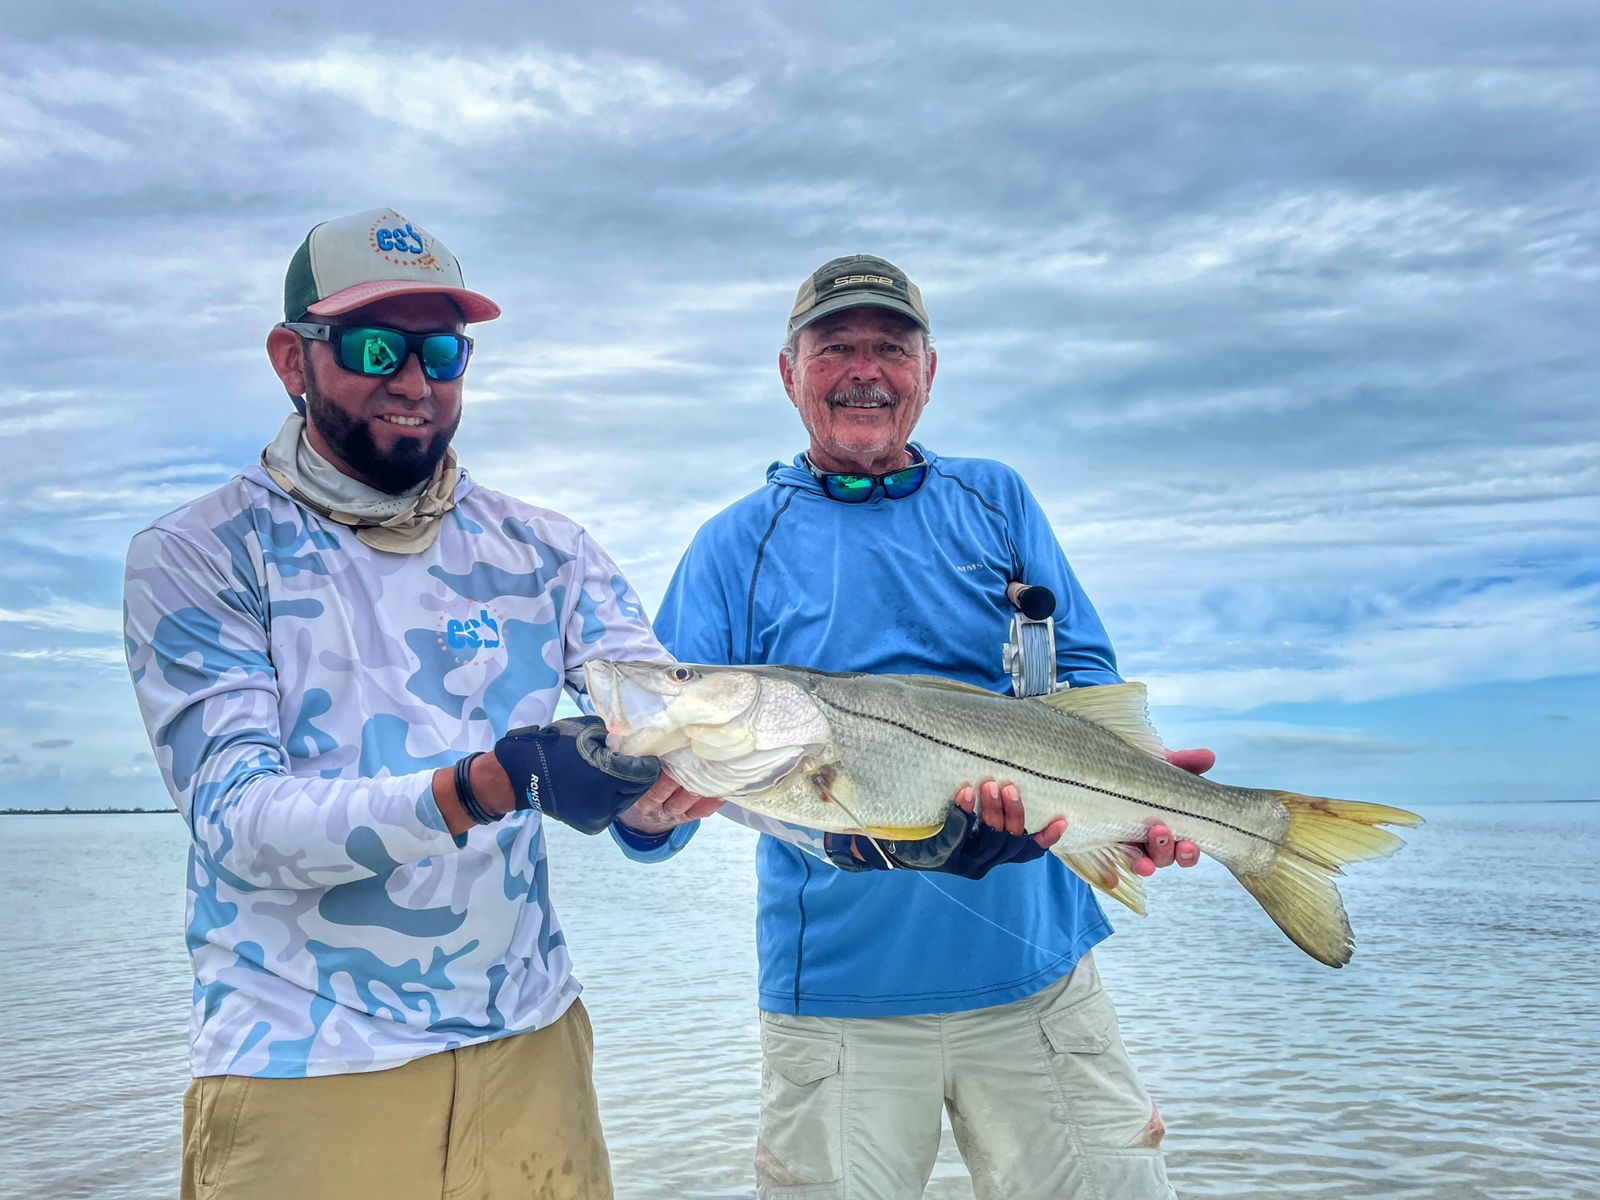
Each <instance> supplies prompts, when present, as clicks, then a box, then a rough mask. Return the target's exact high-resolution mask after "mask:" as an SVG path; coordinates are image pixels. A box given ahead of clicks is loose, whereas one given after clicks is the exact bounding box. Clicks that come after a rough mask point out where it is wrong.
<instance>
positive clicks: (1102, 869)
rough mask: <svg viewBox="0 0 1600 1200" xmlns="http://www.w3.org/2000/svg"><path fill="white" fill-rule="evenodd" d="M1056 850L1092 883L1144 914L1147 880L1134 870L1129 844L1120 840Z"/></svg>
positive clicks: (1080, 876) (1137, 913) (1135, 912)
mask: <svg viewBox="0 0 1600 1200" xmlns="http://www.w3.org/2000/svg"><path fill="white" fill-rule="evenodd" d="M1056 853H1057V854H1058V855H1059V856H1060V858H1061V861H1062V862H1064V863H1066V864H1067V867H1068V869H1069V870H1071V871H1072V872H1073V874H1075V875H1077V876H1078V878H1080V879H1082V880H1083V881H1084V882H1085V883H1087V884H1088V885H1089V886H1090V887H1093V888H1098V889H1099V890H1100V891H1102V892H1104V893H1105V894H1106V895H1108V896H1110V897H1111V898H1112V899H1114V900H1120V901H1122V903H1124V904H1126V905H1127V906H1128V907H1129V908H1130V909H1131V910H1133V912H1134V914H1135V915H1136V916H1140V917H1142V916H1144V915H1145V909H1144V881H1143V880H1141V879H1140V878H1139V877H1138V876H1137V875H1135V874H1134V873H1133V857H1132V855H1131V853H1130V851H1129V848H1128V847H1127V846H1124V845H1123V844H1122V843H1121V842H1117V843H1116V844H1114V845H1111V846H1096V847H1095V848H1094V849H1092V850H1077V851H1072V852H1063V851H1057V852H1056ZM1108 885H1109V886H1108Z"/></svg>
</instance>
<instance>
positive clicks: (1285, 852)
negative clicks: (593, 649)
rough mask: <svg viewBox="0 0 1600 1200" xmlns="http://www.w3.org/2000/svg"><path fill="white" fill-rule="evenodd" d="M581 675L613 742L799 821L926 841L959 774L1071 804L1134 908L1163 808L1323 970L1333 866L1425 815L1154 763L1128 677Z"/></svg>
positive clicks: (668, 670)
mask: <svg viewBox="0 0 1600 1200" xmlns="http://www.w3.org/2000/svg"><path fill="white" fill-rule="evenodd" d="M584 673H585V676H586V678H587V682H588V690H589V697H590V699H591V700H592V701H593V703H594V705H595V711H596V712H597V713H598V714H599V715H600V716H601V717H602V718H603V719H604V720H605V723H606V730H607V741H608V743H609V744H610V745H611V746H612V747H613V748H614V749H617V750H620V751H622V752H623V753H626V754H650V755H656V756H658V757H660V758H661V759H662V760H663V762H664V763H665V765H666V767H667V769H668V770H669V771H670V772H671V773H672V775H673V776H674V777H675V778H677V780H678V781H679V782H680V783H681V784H682V785H683V786H684V787H686V788H689V789H690V790H692V791H695V792H698V793H700V794H701V795H703V796H718V797H726V798H728V799H730V800H734V801H736V802H737V803H738V804H740V805H742V806H743V807H745V808H747V809H750V810H751V811H753V812H759V813H764V814H766V815H768V816H771V817H776V818H778V819H779V820H783V821H789V822H793V823H795V824H798V825H804V826H807V827H809V828H812V829H818V830H823V831H827V832H833V833H862V832H865V833H868V834H870V835H872V836H874V837H880V838H894V839H905V840H915V839H918V838H925V837H931V836H933V835H934V834H935V833H937V832H938V831H939V830H940V829H941V828H943V826H944V822H945V818H946V816H947V815H948V813H949V810H950V806H951V804H952V797H953V796H954V795H955V792H956V789H957V788H958V787H959V786H960V785H961V784H963V783H976V782H977V781H979V780H981V779H989V778H992V779H997V780H1001V781H1005V780H1010V781H1012V782H1014V783H1015V784H1016V785H1017V788H1018V791H1019V792H1020V794H1021V797H1022V802H1023V806H1024V808H1025V810H1026V825H1027V828H1028V831H1029V832H1035V831H1037V830H1040V829H1043V828H1044V827H1045V826H1046V825H1047V824H1049V823H1050V822H1051V821H1052V820H1054V819H1055V818H1056V817H1058V816H1064V817H1066V818H1067V820H1068V826H1067V832H1066V833H1065V835H1064V836H1063V837H1062V838H1061V840H1060V841H1059V842H1057V843H1056V845H1055V846H1054V847H1053V849H1054V852H1055V853H1056V854H1057V855H1059V856H1060V857H1061V859H1062V860H1063V861H1064V862H1065V863H1066V865H1067V866H1068V867H1070V868H1071V869H1072V870H1073V871H1075V872H1077V874H1078V875H1080V876H1081V877H1082V878H1083V879H1085V880H1086V881H1087V882H1088V883H1090V884H1091V885H1093V886H1095V887H1097V888H1100V889H1101V890H1102V891H1105V892H1106V893H1107V894H1108V895H1111V896H1114V897H1116V898H1117V899H1118V900H1120V901H1121V902H1122V903H1124V904H1126V905H1127V906H1128V907H1129V908H1131V909H1132V910H1133V911H1134V912H1136V913H1139V914H1140V915H1141V916H1142V915H1143V914H1144V892H1143V887H1142V885H1141V882H1140V879H1139V876H1138V875H1136V874H1134V872H1133V870H1132V868H1131V864H1130V862H1129V855H1128V853H1127V851H1126V848H1125V847H1124V846H1123V845H1122V843H1124V842H1130V841H1139V842H1142V841H1143V840H1144V839H1145V837H1146V830H1147V829H1148V827H1149V826H1150V825H1151V824H1153V823H1155V822H1158V821H1159V822H1161V823H1163V824H1165V825H1167V826H1168V827H1169V828H1170V829H1171V830H1172V832H1173V834H1174V835H1175V837H1177V838H1180V839H1182V838H1187V839H1188V840H1190V841H1192V842H1194V843H1195V845H1197V846H1198V847H1200V849H1201V851H1203V852H1204V853H1205V854H1208V855H1210V856H1211V857H1212V858H1214V859H1216V860H1217V861H1218V862H1221V863H1222V864H1223V865H1224V866H1226V867H1227V868H1228V870H1230V871H1231V872H1233V875H1234V877H1235V878H1236V879H1238V881H1239V882H1240V883H1241V884H1243V885H1244V887H1245V889H1246V890H1247V891H1248V892H1249V893H1250V894H1251V895H1252V896H1254V897H1255V898H1256V900H1257V901H1259V902H1260V904H1261V907H1262V908H1264V909H1266V911H1267V915H1268V916H1270V917H1271V918H1272V919H1273V920H1274V921H1276V922H1277V924H1278V927H1279V928H1280V929H1282V930H1283V932H1284V933H1286V934H1287V935H1288V936H1289V938H1290V940H1291V941H1293V942H1294V943H1295V945H1297V946H1299V947H1300V948H1301V949H1302V950H1304V951H1305V952H1306V953H1307V954H1309V955H1311V957H1313V958H1315V959H1317V960H1318V961H1319V962H1324V963H1327V964H1328V965H1329V966H1330V967H1340V966H1343V965H1344V964H1345V963H1346V962H1348V961H1349V960H1350V954H1351V950H1352V949H1353V947H1354V937H1353V935H1352V933H1351V930H1350V923H1349V919H1348V918H1347V917H1346V915H1345V910H1344V904H1343V902H1342V901H1341V900H1340V898H1339V893H1338V891H1337V890H1336V889H1335V888H1334V886H1333V877H1334V876H1337V875H1339V874H1342V870H1341V868H1342V867H1344V866H1345V865H1346V864H1347V863H1352V862H1360V861H1363V860H1366V859H1374V858H1385V857H1387V856H1388V855H1390V854H1392V853H1394V851H1395V850H1397V849H1398V848H1399V847H1400V846H1401V845H1402V842H1401V840H1400V839H1399V838H1398V837H1397V836H1395V835H1394V834H1392V833H1390V832H1388V831H1387V830H1385V829H1380V828H1377V826H1380V825H1402V826H1414V825H1420V824H1421V823H1422V822H1421V818H1420V817H1418V816H1416V815H1415V814H1414V813H1409V812H1406V811H1405V810H1403V809H1398V808H1389V807H1386V806H1384V805H1380V804H1362V803H1357V802H1354V801H1349V800H1330V799H1324V798H1320V797H1315V796H1301V795H1297V794H1296V793H1294V792H1279V791H1270V790H1261V789H1256V788H1241V787H1229V786H1227V785H1224V784H1218V783H1213V782H1211V781H1210V780H1208V779H1203V778H1201V777H1199V776H1196V775H1191V774H1190V773H1188V772H1187V771H1182V770H1180V769H1178V768H1177V767H1174V766H1172V765H1171V764H1170V763H1168V762H1167V761H1166V759H1165V757H1164V754H1165V751H1164V749H1163V747H1162V745H1161V740H1160V738H1159V737H1157V735H1156V732H1155V730H1154V729H1152V728H1151V726H1150V721H1149V718H1148V716H1147V712H1146V705H1145V690H1144V685H1143V684H1138V683H1123V684H1113V685H1107V686H1101V687H1084V688H1072V689H1069V690H1067V691H1063V692H1057V693H1055V694H1054V695H1049V696H1041V697H1037V698H1030V699H1025V700H1018V699H1013V698H1010V697H1007V696H999V695H996V694H995V693H993V692H988V691H985V690H983V689H982V688H976V687H972V686H969V685H967V684H964V683H956V682H954V681H951V680H947V679H941V678H936V677H933V676H921V675H839V674H831V673H828V672H824V671H811V670H804V669H801V668H796V667H767V666H754V667H725V666H698V665H695V664H691V663H665V664H664V663H643V662H591V663H588V664H587V665H586V666H585V668H584ZM1112 880H1114V881H1115V883H1114V885H1111V886H1108V885H1109V884H1110V881H1112Z"/></svg>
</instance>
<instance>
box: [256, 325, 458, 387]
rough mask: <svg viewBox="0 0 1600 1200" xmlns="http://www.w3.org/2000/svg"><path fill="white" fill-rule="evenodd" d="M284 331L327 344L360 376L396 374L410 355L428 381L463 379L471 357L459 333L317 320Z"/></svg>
mask: <svg viewBox="0 0 1600 1200" xmlns="http://www.w3.org/2000/svg"><path fill="white" fill-rule="evenodd" d="M283 328H285V329H288V330H290V331H292V332H294V333H298V334H299V335H300V336H301V337H307V338H310V339H311V340H312V341H316V342H327V343H328V344H329V346H331V347H332V349H333V356H334V358H335V359H337V360H338V363H339V365H340V366H341V367H343V368H344V369H345V370H346V371H354V372H355V373H356V374H357V375H373V376H378V377H380V378H381V377H383V376H386V375H393V374H394V373H395V372H396V371H398V370H399V369H400V368H401V367H403V366H404V365H405V362H406V359H407V358H409V357H410V356H411V355H413V354H415V355H416V356H417V361H418V362H420V363H421V364H422V371H423V373H424V374H425V375H427V377H428V378H429V379H437V380H439V381H441V382H448V381H450V380H452V379H460V378H461V376H462V374H463V373H464V372H465V371H466V369H467V359H469V358H470V357H471V356H472V339H471V338H469V337H467V336H466V335H465V334H460V333H409V332H407V331H406V330H404V329H389V328H386V327H385V326H382V325H328V324H323V323H321V322H317V321H285V322H283Z"/></svg>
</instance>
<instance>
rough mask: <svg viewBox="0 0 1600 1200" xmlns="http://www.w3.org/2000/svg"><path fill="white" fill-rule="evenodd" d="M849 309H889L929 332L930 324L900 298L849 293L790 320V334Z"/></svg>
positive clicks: (823, 302)
mask: <svg viewBox="0 0 1600 1200" xmlns="http://www.w3.org/2000/svg"><path fill="white" fill-rule="evenodd" d="M847 308H887V309H888V310H889V311H890V312H897V313H899V314H900V315H901V316H903V317H910V318H911V319H912V320H913V321H915V322H916V323H917V328H918V329H920V330H922V331H923V332H924V333H926V332H928V323H927V322H926V321H924V320H923V319H922V316H921V314H919V313H918V312H917V310H916V309H914V308H912V307H911V305H909V304H907V303H906V302H905V301H904V300H902V299H900V298H899V297H898V296H885V295H882V294H881V293H874V292H847V293H845V294H844V295H842V296H829V297H828V298H827V299H826V300H824V301H822V303H820V304H818V305H817V306H816V307H815V308H813V309H811V310H810V311H809V312H806V313H804V314H803V315H801V316H799V317H795V318H793V319H792V320H790V322H789V333H790V334H791V335H792V334H796V333H799V332H800V331H801V330H802V329H804V328H805V327H806V326H807V325H810V324H811V323H813V322H814V321H820V320H821V319H822V318H823V317H828V316H832V315H833V314H834V313H836V312H843V311H844V310H845V309H847Z"/></svg>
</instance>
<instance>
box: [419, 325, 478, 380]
mask: <svg viewBox="0 0 1600 1200" xmlns="http://www.w3.org/2000/svg"><path fill="white" fill-rule="evenodd" d="M470 352H471V351H470V349H469V347H468V345H467V339H466V338H464V337H462V336H460V335H459V334H454V333H435V334H430V335H429V336H428V337H425V338H423V339H422V369H423V370H424V371H426V372H427V373H428V378H429V379H459V378H461V373H462V372H463V371H465V370H466V369H467V356H468V354H469V353H470Z"/></svg>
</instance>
